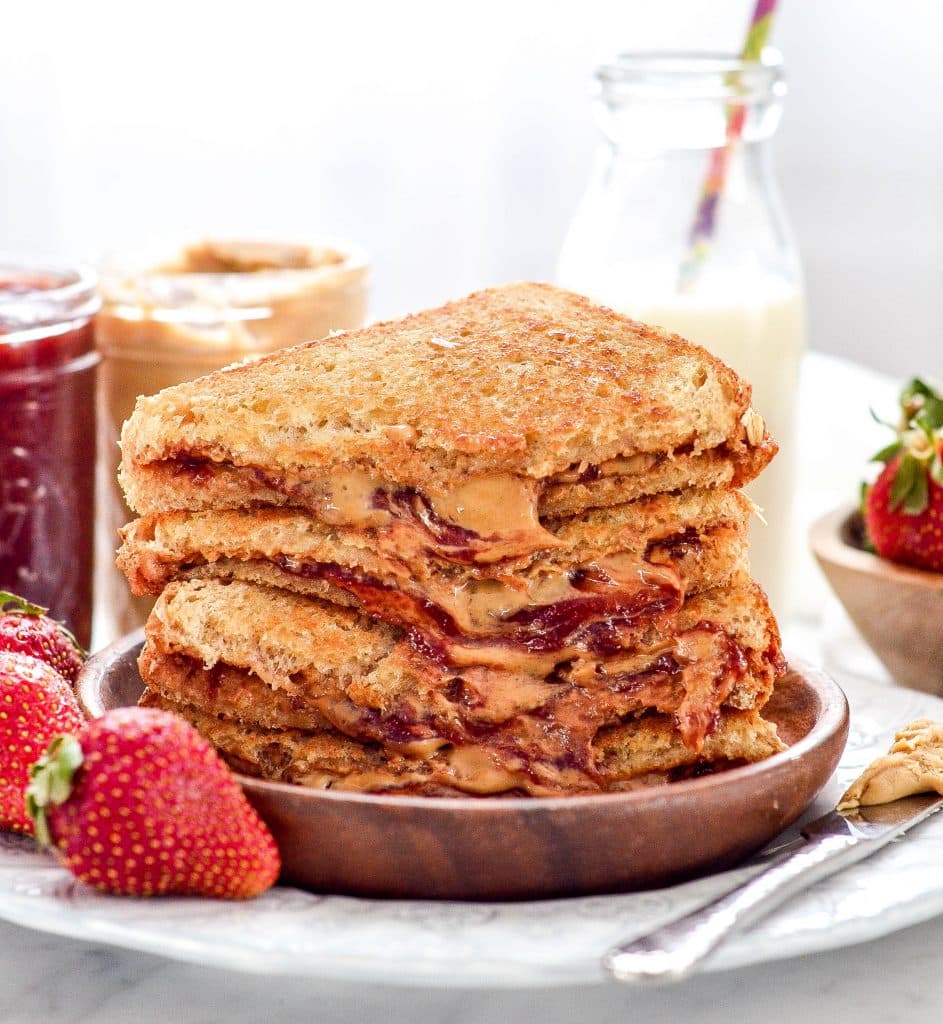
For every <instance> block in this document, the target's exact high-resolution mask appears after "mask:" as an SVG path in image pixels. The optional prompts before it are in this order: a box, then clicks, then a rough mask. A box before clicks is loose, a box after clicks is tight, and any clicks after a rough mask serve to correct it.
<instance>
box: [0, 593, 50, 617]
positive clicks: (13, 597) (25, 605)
mask: <svg viewBox="0 0 943 1024" xmlns="http://www.w3.org/2000/svg"><path fill="white" fill-rule="evenodd" d="M8 604H12V605H13V607H12V609H10V611H14V612H21V613H22V614H23V615H45V614H46V612H47V611H48V610H49V609H48V608H43V607H42V606H41V605H38V604H32V603H31V602H30V601H27V600H26V598H25V597H20V595H19V594H11V593H10V591H9V590H0V612H5V611H7V605H8Z"/></svg>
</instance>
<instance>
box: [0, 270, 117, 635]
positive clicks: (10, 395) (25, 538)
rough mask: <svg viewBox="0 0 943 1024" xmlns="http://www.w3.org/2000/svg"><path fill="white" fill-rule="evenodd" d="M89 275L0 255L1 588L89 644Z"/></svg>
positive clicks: (92, 294) (94, 304)
mask: <svg viewBox="0 0 943 1024" xmlns="http://www.w3.org/2000/svg"><path fill="white" fill-rule="evenodd" d="M96 285H97V279H96V277H95V275H94V274H92V273H91V272H90V271H88V270H84V269H66V268H61V267H52V266H46V265H42V264H28V263H23V262H21V261H19V260H14V259H10V258H5V257H0V590H7V591H12V592H14V593H17V594H20V595H22V596H23V597H25V598H28V599H29V600H30V601H33V602H34V603H36V604H40V605H43V606H44V607H47V608H49V609H50V612H51V614H52V615H53V616H54V617H55V618H57V619H61V620H62V621H63V622H65V623H66V625H67V626H68V627H69V628H70V629H71V630H72V631H73V633H75V635H76V637H77V638H78V640H79V643H81V644H82V645H83V646H85V647H87V646H89V644H90V642H91V626H92V552H93V515H94V494H95V368H96V365H97V363H98V360H99V356H98V354H97V352H96V350H95V342H94V333H93V327H92V320H93V317H94V315H95V313H96V311H97V309H98V306H99V299H98V297H97V294H96Z"/></svg>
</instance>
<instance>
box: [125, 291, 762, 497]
mask: <svg viewBox="0 0 943 1024" xmlns="http://www.w3.org/2000/svg"><path fill="white" fill-rule="evenodd" d="M721 449H722V450H723V452H724V458H726V459H727V460H729V461H730V462H731V464H732V465H735V466H737V467H738V468H737V473H738V475H739V478H740V479H744V478H745V473H746V472H750V473H752V472H758V471H759V469H761V468H762V465H763V464H765V462H766V461H768V459H769V458H771V457H772V454H773V453H774V452H775V445H774V444H773V442H772V441H771V440H770V439H769V437H768V435H767V434H766V432H765V428H764V427H763V425H762V421H761V420H759V418H758V417H756V416H755V414H753V413H752V412H751V410H750V388H749V385H747V384H746V383H745V382H744V381H742V380H741V379H740V378H738V377H737V375H736V374H735V373H734V372H733V371H732V370H730V369H729V368H728V367H727V366H725V365H724V364H723V363H721V362H720V361H719V360H718V359H716V358H715V357H713V356H711V355H710V354H709V353H707V352H706V351H705V350H704V349H702V348H699V347H698V346H696V345H692V344H690V343H689V342H686V341H684V340H683V339H681V338H679V337H678V336H676V335H671V334H668V333H666V332H665V331H662V330H660V329H658V328H654V327H648V326H645V325H644V324H640V323H637V322H636V321H633V320H630V319H628V318H627V317H624V316H620V315H618V314H616V313H613V312H612V311H611V310H609V309H605V308H604V307H600V306H595V305H593V304H592V303H590V302H589V300H587V299H585V298H582V297H580V296H577V295H574V294H572V293H569V292H565V291H562V290H561V289H558V288H554V287H552V286H550V285H544V284H529V283H523V284H515V285H508V286H505V287H502V288H493V289H489V290H487V291H482V292H478V293H476V294H474V295H471V296H469V297H468V298H466V299H463V300H461V301H458V302H452V303H449V304H447V305H445V306H442V307H440V308H438V309H433V310H427V311H426V312H423V313H419V314H417V315H415V316H411V317H406V318H405V319H403V320H398V321H392V322H387V323H381V324H376V325H374V326H372V327H368V328H365V329H363V330H360V331H353V332H347V333H343V334H338V335H335V336H332V337H329V338H325V339H323V340H321V341H318V342H312V343H307V344H305V345H300V346H297V347H295V348H291V349H286V350H283V351H280V352H278V353H275V354H273V355H270V356H267V357H265V358H264V359H261V360H259V361H257V362H254V363H251V364H246V365H240V366H236V367H231V368H228V369H226V370H221V371H218V372H216V373H212V374H209V375H208V376H206V377H203V378H200V379H199V380H196V381H193V382H190V383H186V384H181V385H179V386H177V387H173V388H169V389H167V390H165V391H162V392H160V393H159V394H157V395H154V396H151V397H148V398H142V399H139V400H138V405H137V407H136V409H135V412H134V414H133V415H132V417H131V418H130V419H129V420H128V422H127V423H126V424H125V428H124V430H123V433H122V469H121V477H122V481H123V484H124V487H125V489H126V492H127V495H128V500H129V503H130V505H131V506H132V507H133V508H135V509H136V510H137V511H139V512H153V511H160V510H164V509H169V508H179V507H188V506H187V504H186V503H185V502H186V501H188V500H189V498H186V499H185V500H184V503H183V504H178V503H175V500H176V499H175V491H174V489H173V488H167V487H162V488H159V489H155V488H154V487H153V486H150V485H149V482H148V470H149V469H151V468H153V467H158V468H159V467H162V466H163V467H165V468H167V467H169V468H170V469H171V470H172V472H173V473H174V474H177V475H178V476H179V478H180V479H181V480H183V479H186V478H187V475H188V474H187V472H186V471H187V470H188V468H189V467H196V470H197V472H199V473H200V474H203V473H204V472H210V471H211V470H212V468H213V467H222V468H223V469H226V470H232V471H234V472H236V474H237V477H238V479H239V483H238V484H237V485H236V490H238V489H239V488H240V487H241V488H243V490H244V493H245V497H244V499H243V501H242V503H243V504H250V503H252V502H253V501H256V500H257V497H258V496H257V495H253V494H252V493H251V490H252V488H251V486H249V484H248V483H247V481H250V482H251V480H253V479H257V475H259V474H260V475H259V476H258V479H260V480H261V481H262V482H263V483H264V484H265V485H266V486H268V487H269V488H271V489H274V490H275V491H278V492H279V493H283V494H284V492H285V489H286V488H287V489H288V490H295V489H296V487H297V485H299V484H305V483H306V482H314V483H317V482H318V481H323V480H325V479H330V478H332V477H334V476H335V475H336V474H338V473H350V472H351V471H357V472H362V473H365V474H368V475H369V476H370V477H371V478H375V479H378V480H380V481H384V482H387V483H395V484H397V485H399V486H407V487H413V488H417V489H419V490H420V491H422V492H423V493H426V494H429V495H431V496H432V497H435V495H436V494H437V493H439V492H442V491H447V490H448V489H449V488H451V487H453V486H454V485H455V483H456V482H457V481H462V480H465V479H467V478H468V477H478V476H487V475H493V474H511V475H515V476H518V477H524V478H529V479H533V480H539V481H543V480H548V479H551V478H553V477H555V476H559V475H560V474H573V473H576V474H577V476H578V477H579V476H580V475H582V474H583V473H584V472H585V470H586V469H587V467H599V466H604V465H606V464H607V463H608V462H609V461H610V460H613V459H620V458H630V459H631V458H632V457H633V456H635V455H638V454H652V455H655V456H665V455H666V454H668V453H672V454H677V455H686V454H691V455H694V456H698V455H700V454H701V453H704V452H709V451H717V450H721ZM758 453H759V454H758ZM746 467H749V468H746ZM273 481H278V485H277V486H274V487H273ZM286 481H288V482H287V483H286ZM165 483H166V481H165Z"/></svg>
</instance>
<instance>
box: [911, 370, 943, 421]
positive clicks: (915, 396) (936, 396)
mask: <svg viewBox="0 0 943 1024" xmlns="http://www.w3.org/2000/svg"><path fill="white" fill-rule="evenodd" d="M900 405H901V410H902V411H903V413H904V417H905V420H906V421H907V422H913V421H914V419H915V417H916V416H917V415H918V414H919V416H920V417H921V418H922V419H923V420H924V421H925V422H926V423H927V425H928V426H929V427H930V429H931V430H939V429H940V428H941V427H943V395H941V394H940V393H939V392H938V391H937V390H936V389H935V388H933V387H931V386H930V385H929V384H927V383H926V381H923V380H921V379H920V378H919V377H915V378H914V379H913V380H912V381H910V382H909V383H908V384H907V385H906V386H905V387H904V389H903V390H902V391H901V393H900Z"/></svg>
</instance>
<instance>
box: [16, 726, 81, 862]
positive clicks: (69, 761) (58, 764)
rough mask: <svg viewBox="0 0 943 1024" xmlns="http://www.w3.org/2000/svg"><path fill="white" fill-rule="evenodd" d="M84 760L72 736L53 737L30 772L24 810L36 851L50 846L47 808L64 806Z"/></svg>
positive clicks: (78, 745) (77, 743)
mask: <svg viewBox="0 0 943 1024" xmlns="http://www.w3.org/2000/svg"><path fill="white" fill-rule="evenodd" d="M83 760H84V757H83V754H82V747H81V745H80V744H79V741H78V740H77V739H76V738H75V737H74V736H68V735H63V736H57V737H56V738H55V739H54V740H53V741H52V743H50V744H49V749H48V750H47V751H46V753H45V754H43V756H42V757H41V758H40V759H39V760H38V761H37V762H36V763H35V764H34V765H33V766H32V768H30V770H29V777H30V784H29V786H28V788H27V790H26V810H27V813H28V814H29V816H30V817H31V818H32V819H33V823H34V825H35V826H36V841H37V842H38V843H39V845H40V847H46V846H49V845H51V843H52V836H51V835H50V833H49V820H48V817H47V808H48V807H49V805H50V804H64V803H65V802H66V800H68V799H69V795H70V794H71V792H72V779H73V778H74V776H75V773H76V772H77V771H78V769H79V768H80V767H81V765H82V761H83Z"/></svg>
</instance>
